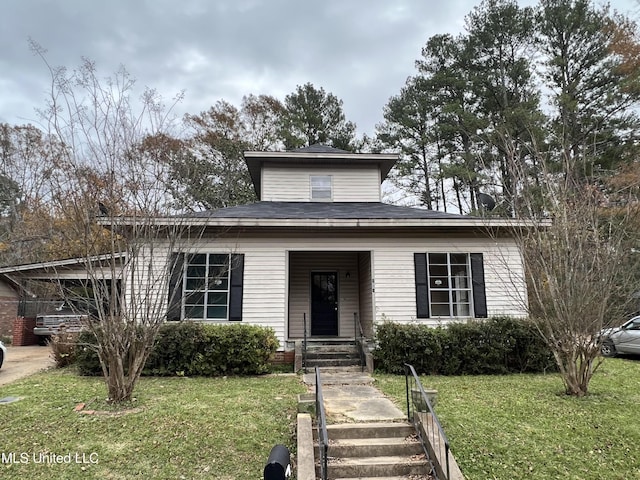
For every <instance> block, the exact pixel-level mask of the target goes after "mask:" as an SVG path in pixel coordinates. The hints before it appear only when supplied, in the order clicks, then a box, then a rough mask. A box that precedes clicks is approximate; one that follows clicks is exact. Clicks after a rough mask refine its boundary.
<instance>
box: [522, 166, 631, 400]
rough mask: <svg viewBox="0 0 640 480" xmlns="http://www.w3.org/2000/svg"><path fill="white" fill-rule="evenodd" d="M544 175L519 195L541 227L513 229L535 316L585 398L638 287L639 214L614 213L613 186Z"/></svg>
mask: <svg viewBox="0 0 640 480" xmlns="http://www.w3.org/2000/svg"><path fill="white" fill-rule="evenodd" d="M538 156H539V157H540V165H543V166H544V165H546V162H544V159H543V158H542V155H540V154H538ZM545 172H546V173H545V178H546V181H545V182H543V184H542V186H541V187H538V188H536V189H535V190H532V191H528V190H527V189H526V188H525V189H523V190H522V192H521V196H520V202H521V205H522V206H523V207H526V208H527V209H528V211H529V215H530V219H531V222H532V225H534V228H530V227H529V228H515V229H514V230H515V232H516V233H515V235H516V239H517V241H518V243H519V245H520V247H521V251H522V253H523V257H524V263H525V269H526V278H527V287H528V311H529V315H530V318H531V319H532V321H534V322H535V324H536V326H537V328H538V330H539V332H540V334H541V335H542V337H543V338H544V340H545V342H546V343H547V345H548V346H549V348H550V350H551V351H552V353H553V355H554V357H555V360H556V363H557V365H558V368H559V371H560V375H561V377H562V380H563V382H564V386H565V391H566V393H567V394H568V395H575V396H583V395H586V394H587V393H588V388H589V382H590V381H591V378H592V376H593V374H594V373H595V372H596V370H597V369H598V367H599V365H600V364H601V362H602V358H601V357H600V355H599V354H600V348H601V345H602V340H603V338H602V337H601V334H600V332H601V331H602V329H604V328H606V327H609V326H611V325H614V324H617V325H619V324H620V323H622V320H623V319H624V317H625V315H627V314H628V313H629V306H630V302H631V301H632V298H633V295H632V292H633V291H634V290H637V288H634V285H635V281H634V275H635V272H636V271H637V270H636V267H635V264H637V262H638V259H637V258H636V257H637V256H636V255H634V254H633V251H634V248H633V247H634V242H636V244H635V248H636V249H637V248H638V245H637V237H635V236H634V235H632V233H631V232H632V229H631V228H630V227H631V225H632V220H633V218H632V217H633V215H634V210H633V209H631V208H625V207H621V208H617V209H616V210H615V213H614V212H613V211H612V210H611V209H610V208H608V206H607V205H608V203H607V192H606V189H605V188H604V186H603V185H602V184H599V183H597V182H596V181H595V180H592V181H585V182H583V183H582V184H581V185H578V186H577V185H574V184H569V183H567V182H565V181H563V178H562V176H561V175H560V174H559V173H555V174H554V173H551V170H550V169H546V171H545ZM540 188H542V192H541V191H540Z"/></svg>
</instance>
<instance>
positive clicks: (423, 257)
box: [413, 253, 429, 318]
mask: <svg viewBox="0 0 640 480" xmlns="http://www.w3.org/2000/svg"><path fill="white" fill-rule="evenodd" d="M413 264H414V267H415V278H416V316H417V318H429V284H428V283H427V254H426V253H414V254H413Z"/></svg>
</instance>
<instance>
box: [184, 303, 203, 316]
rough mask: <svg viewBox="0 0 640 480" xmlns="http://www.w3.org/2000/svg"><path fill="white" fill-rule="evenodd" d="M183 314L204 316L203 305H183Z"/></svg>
mask: <svg viewBox="0 0 640 480" xmlns="http://www.w3.org/2000/svg"><path fill="white" fill-rule="evenodd" d="M184 311H185V316H186V317H187V318H204V307H202V306H199V305H185V306H184Z"/></svg>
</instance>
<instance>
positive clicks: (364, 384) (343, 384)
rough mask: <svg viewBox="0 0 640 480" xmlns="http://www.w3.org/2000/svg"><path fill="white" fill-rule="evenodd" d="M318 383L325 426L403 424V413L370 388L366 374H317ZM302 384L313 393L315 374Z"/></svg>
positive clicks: (369, 376)
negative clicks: (320, 387) (364, 423)
mask: <svg viewBox="0 0 640 480" xmlns="http://www.w3.org/2000/svg"><path fill="white" fill-rule="evenodd" d="M320 379H321V381H322V394H323V397H324V406H325V410H326V413H327V417H328V418H327V422H328V423H350V422H393V421H406V418H407V417H406V413H404V412H401V411H400V410H399V409H398V407H396V406H395V404H394V403H393V402H392V401H391V400H389V399H388V398H387V397H385V396H384V395H383V394H382V392H381V391H380V390H378V389H377V388H376V387H374V386H373V383H374V382H375V380H374V379H373V378H372V377H371V375H369V374H368V373H360V372H321V373H320ZM302 380H303V381H304V383H305V384H306V385H307V388H308V389H309V391H310V392H315V382H316V377H315V373H307V374H305V375H303V377H302Z"/></svg>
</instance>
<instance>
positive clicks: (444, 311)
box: [431, 303, 451, 317]
mask: <svg viewBox="0 0 640 480" xmlns="http://www.w3.org/2000/svg"><path fill="white" fill-rule="evenodd" d="M431 315H433V316H434V317H449V316H451V312H450V311H449V304H448V303H447V304H446V305H445V304H441V303H432V304H431Z"/></svg>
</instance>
